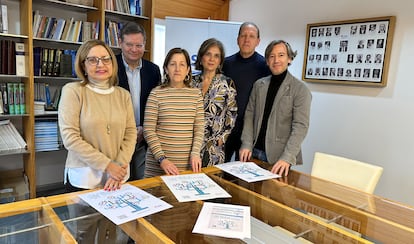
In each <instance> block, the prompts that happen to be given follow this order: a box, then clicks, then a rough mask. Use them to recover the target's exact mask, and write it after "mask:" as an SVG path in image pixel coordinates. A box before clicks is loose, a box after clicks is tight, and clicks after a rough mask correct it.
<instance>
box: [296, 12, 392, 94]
mask: <svg viewBox="0 0 414 244" xmlns="http://www.w3.org/2000/svg"><path fill="white" fill-rule="evenodd" d="M394 29H395V16H385V17H376V18H366V19H354V20H345V21H333V22H323V23H313V24H308V25H307V30H306V43H305V55H304V62H303V70H302V79H303V80H304V81H306V82H316V83H326V84H343V85H361V86H374V87H385V86H386V85H387V76H388V68H389V59H390V55H391V48H392V39H393V35H394Z"/></svg>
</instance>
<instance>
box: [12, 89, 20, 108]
mask: <svg viewBox="0 0 414 244" xmlns="http://www.w3.org/2000/svg"><path fill="white" fill-rule="evenodd" d="M13 100H14V114H20V90H19V83H13Z"/></svg>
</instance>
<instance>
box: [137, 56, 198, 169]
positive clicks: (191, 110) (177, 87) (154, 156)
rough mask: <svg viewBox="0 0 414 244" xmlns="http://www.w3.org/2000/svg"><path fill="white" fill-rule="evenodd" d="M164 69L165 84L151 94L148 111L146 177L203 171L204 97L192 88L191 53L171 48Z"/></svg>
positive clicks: (145, 126) (145, 120)
mask: <svg viewBox="0 0 414 244" xmlns="http://www.w3.org/2000/svg"><path fill="white" fill-rule="evenodd" d="M163 68H164V82H163V84H162V85H160V86H158V87H156V88H154V89H153V90H152V91H151V93H150V95H149V97H148V101H147V105H146V108H145V117H144V118H145V119H144V137H145V140H146V142H147V143H148V151H147V155H146V160H145V161H146V168H145V177H153V176H158V175H163V174H167V175H178V174H179V173H180V171H184V170H189V169H192V170H193V172H199V171H200V169H201V158H200V149H201V144H202V142H203V136H204V108H203V98H202V95H201V91H200V90H199V89H197V88H191V87H190V82H191V78H192V77H191V64H190V57H189V55H188V52H187V51H186V50H185V49H182V48H173V49H171V50H170V51H169V52H168V54H167V56H166V58H165V61H164V65H163Z"/></svg>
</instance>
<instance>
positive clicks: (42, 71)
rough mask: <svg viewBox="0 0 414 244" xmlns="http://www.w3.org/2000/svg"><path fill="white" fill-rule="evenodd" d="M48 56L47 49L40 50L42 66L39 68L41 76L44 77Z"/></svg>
mask: <svg viewBox="0 0 414 244" xmlns="http://www.w3.org/2000/svg"><path fill="white" fill-rule="evenodd" d="M48 54H49V49H48V48H43V49H42V66H41V75H42V76H46V75H47V62H48V60H49V59H48Z"/></svg>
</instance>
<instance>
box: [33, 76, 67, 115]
mask: <svg viewBox="0 0 414 244" xmlns="http://www.w3.org/2000/svg"><path fill="white" fill-rule="evenodd" d="M34 86H35V90H34V95H35V97H34V99H35V104H34V113H35V115H39V114H45V113H46V112H47V111H57V109H58V106H59V100H60V95H61V91H62V88H61V87H55V89H54V90H53V89H51V88H50V85H49V84H48V83H44V82H36V83H35V84H34ZM52 94H53V95H52Z"/></svg>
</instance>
